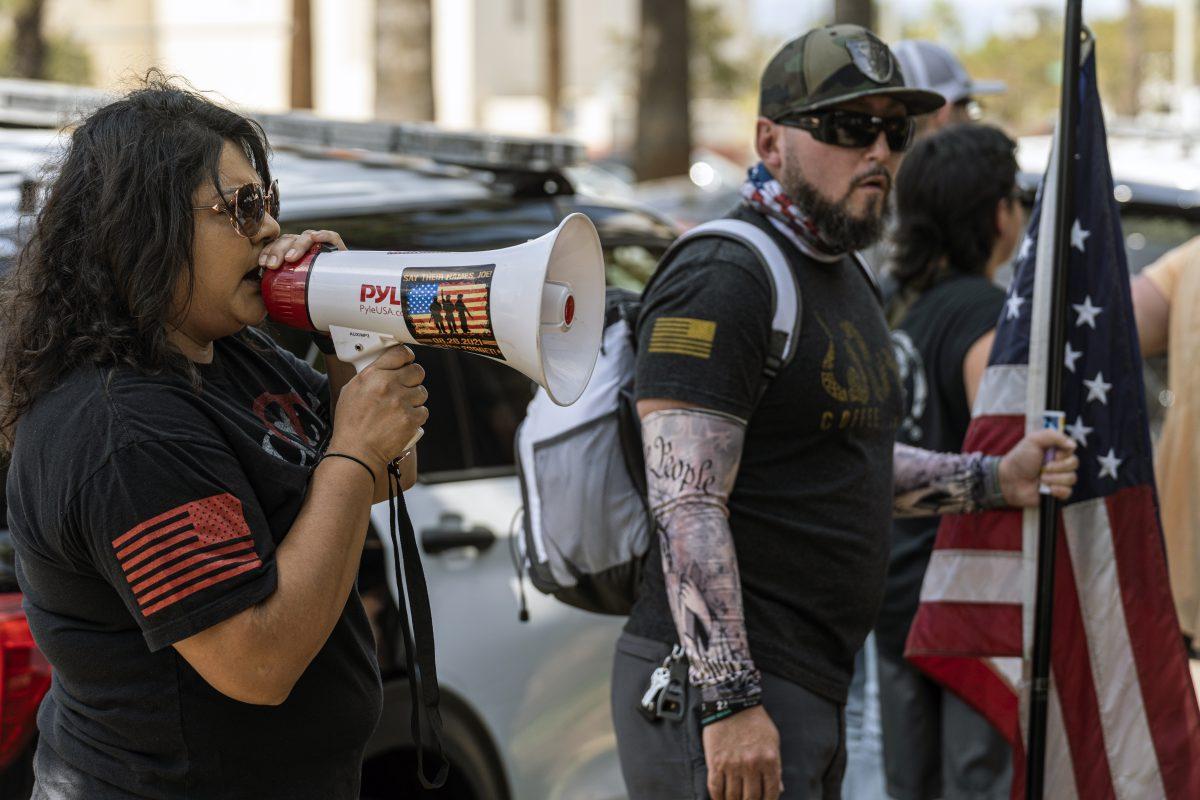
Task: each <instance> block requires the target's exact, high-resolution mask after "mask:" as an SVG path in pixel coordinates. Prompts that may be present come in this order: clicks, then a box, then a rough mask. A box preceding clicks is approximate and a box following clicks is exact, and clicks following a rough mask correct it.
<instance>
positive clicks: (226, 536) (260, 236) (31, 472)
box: [0, 79, 428, 800]
mask: <svg viewBox="0 0 1200 800" xmlns="http://www.w3.org/2000/svg"><path fill="white" fill-rule="evenodd" d="M267 151H268V146H267V142H266V140H265V137H264V136H263V133H262V131H261V129H260V128H259V127H258V125H257V124H255V123H254V122H252V121H251V120H249V119H247V118H245V117H243V116H241V115H239V114H237V113H235V112H232V111H229V110H227V109H224V108H222V107H220V106H217V105H214V104H213V103H211V102H209V101H208V100H206V99H204V98H203V97H201V96H199V95H198V94H195V93H192V92H189V91H184V90H182V89H179V88H177V87H175V86H172V85H170V84H169V83H166V82H164V81H162V80H158V79H155V80H152V81H150V82H149V83H148V85H147V86H146V87H144V88H142V89H139V90H138V91H135V92H132V93H131V94H129V95H127V96H125V97H123V98H121V99H120V100H117V101H116V102H113V103H111V104H110V105H107V106H105V107H103V108H101V109H99V110H98V111H96V112H94V113H93V114H91V116H89V117H88V118H87V119H85V120H83V122H82V123H81V124H80V125H79V126H78V127H76V128H75V129H74V131H73V132H72V133H71V134H70V137H69V144H68V147H67V149H66V153H65V156H64V158H63V160H62V162H61V165H60V168H59V170H58V175H57V178H56V179H55V180H54V182H53V184H51V185H50V187H49V192H48V195H47V197H46V202H45V205H44V207H43V208H42V210H41V212H40V214H39V215H38V217H37V220H36V223H35V224H34V226H33V228H32V235H31V238H30V240H29V242H28V244H27V245H26V246H25V248H24V249H23V250H22V252H21V254H20V256H19V257H18V259H17V262H16V265H15V267H14V270H13V272H12V273H11V274H10V275H9V276H8V278H7V279H6V283H5V286H4V292H3V297H2V300H0V313H2V315H3V322H4V339H3V344H2V345H0V348H2V349H0V359H2V360H0V404H2V405H0V431H2V432H3V435H4V439H5V444H6V445H7V447H8V448H9V449H10V451H11V458H12V462H11V467H10V472H9V477H8V502H9V522H10V526H11V529H12V536H13V540H14V543H15V547H16V552H17V573H18V579H19V581H20V585H21V589H22V591H23V592H24V594H25V608H26V610H27V612H28V617H29V624H30V627H31V629H32V631H33V634H34V637H35V639H36V641H37V643H38V645H39V647H40V648H41V650H42V652H44V653H45V655H46V657H47V658H48V659H49V661H50V663H51V665H52V666H53V685H52V687H51V689H50V692H49V694H48V695H47V696H46V699H45V701H44V702H43V703H42V706H41V710H40V713H39V717H38V722H39V729H40V740H39V743H38V749H37V754H36V757H35V771H36V786H35V789H34V794H33V796H34V797H35V798H56V799H57V798H63V799H64V800H65V799H67V798H70V799H71V800H77V799H78V798H87V799H88V800H105V799H106V798H133V797H138V798H144V797H153V798H185V797H186V798H207V797H217V796H220V797H226V798H264V797H288V798H321V799H322V800H331V799H336V798H347V799H348V798H357V797H358V783H359V773H360V764H361V758H362V754H363V748H364V746H365V744H366V742H367V740H368V738H369V737H370V735H371V733H372V731H373V730H374V728H375V725H376V722H377V720H378V718H379V714H380V709H381V703H382V693H381V685H380V677H379V668H378V664H377V662H376V659H375V645H374V641H373V638H372V634H371V631H370V628H369V627H368V623H367V617H366V615H365V613H364V611H363V607H362V603H361V601H360V600H359V597H358V594H357V592H356V590H355V587H354V583H355V576H356V574H357V570H358V564H359V558H360V554H361V551H362V547H363V540H364V537H365V535H366V533H367V530H368V521H369V512H370V507H371V505H372V503H373V502H375V501H379V500H383V499H387V497H388V472H389V465H391V464H392V463H393V462H394V461H395V459H397V458H400V457H403V460H402V461H400V462H399V463H400V465H401V466H400V468H399V469H398V470H396V469H395V468H393V474H394V475H396V476H397V478H398V480H399V482H400V484H401V486H402V487H403V488H407V487H408V486H411V484H412V483H413V481H414V480H415V475H416V465H415V455H412V454H411V453H410V454H408V455H407V456H405V455H404V452H403V451H404V448H405V447H406V446H407V444H408V443H409V442H410V441H411V440H412V439H413V438H414V437H415V436H416V435H417V431H418V429H419V428H420V426H421V424H422V423H424V422H425V420H426V418H427V416H428V412H427V410H426V408H425V401H426V397H427V393H426V391H425V389H424V387H423V386H422V385H421V384H422V381H423V379H424V372H423V370H422V369H421V367H420V366H419V365H418V364H416V363H415V361H414V360H413V354H412V352H411V351H410V350H409V349H408V348H407V347H402V346H401V347H394V348H391V349H390V350H388V351H387V352H385V353H384V354H383V355H382V356H380V357H379V358H378V359H377V360H376V361H375V362H374V363H373V364H372V365H371V366H369V367H367V368H366V369H364V370H363V371H362V372H361V374H358V375H357V376H355V372H354V369H353V368H352V367H348V366H346V365H343V364H340V363H339V362H337V361H336V360H334V359H332V358H331V359H330V361H329V378H328V379H326V378H325V377H324V376H322V375H320V374H318V373H317V372H315V371H314V370H312V369H311V368H310V367H309V366H308V365H307V364H305V363H303V362H301V361H299V360H298V359H296V358H294V357H293V356H291V355H290V354H288V353H287V352H286V351H284V350H282V349H281V348H279V347H277V346H276V345H275V344H273V343H272V341H271V340H270V339H269V338H268V337H267V336H265V335H264V334H262V333H260V332H258V331H257V330H255V329H254V326H255V325H257V324H259V323H260V322H262V321H263V318H264V315H265V307H264V304H263V300H262V297H261V294H260V289H259V282H260V278H261V274H262V271H263V270H271V269H276V268H278V267H280V266H281V265H284V264H286V263H290V262H295V261H297V260H298V259H300V258H301V257H302V256H303V255H304V253H305V251H306V250H308V249H309V248H310V247H311V246H313V245H314V244H325V245H330V246H333V247H336V248H339V249H344V247H345V246H344V245H343V244H342V241H341V237H340V236H338V235H337V234H336V233H333V232H332V231H306V232H304V233H301V234H281V232H280V228H279V224H278V222H277V221H276V216H277V215H278V209H279V201H280V198H279V190H278V187H277V186H276V185H275V184H274V183H273V182H272V180H271V175H270V171H269V167H268V163H267Z"/></svg>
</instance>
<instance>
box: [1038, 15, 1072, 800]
mask: <svg viewBox="0 0 1200 800" xmlns="http://www.w3.org/2000/svg"><path fill="white" fill-rule="evenodd" d="M1082 36H1083V0H1067V11H1066V19H1065V25H1064V29H1063V66H1062V97H1061V100H1060V105H1059V122H1058V132H1059V133H1058V136H1059V139H1058V143H1059V147H1058V154H1059V157H1058V165H1057V167H1058V186H1057V190H1058V197H1057V202H1056V205H1055V209H1054V210H1055V219H1054V262H1053V268H1054V280H1053V284H1052V287H1051V294H1050V342H1049V352H1050V358H1049V363H1048V364H1047V375H1046V406H1045V407H1046V409H1047V410H1058V409H1060V408H1061V406H1062V373H1063V356H1064V352H1065V347H1066V339H1067V337H1066V326H1067V296H1066V295H1067V268H1068V265H1069V263H1070V256H1071V226H1072V223H1073V222H1074V220H1075V150H1076V144H1075V140H1076V127H1077V123H1078V120H1079V54H1080V50H1081V43H1082V41H1081V40H1082ZM1058 510H1059V509H1058V501H1057V500H1055V499H1054V498H1053V497H1051V496H1050V495H1043V496H1042V498H1041V504H1040V506H1039V509H1038V560H1037V605H1036V606H1035V611H1034V614H1035V618H1034V628H1033V665H1032V667H1033V675H1032V684H1031V686H1030V693H1029V738H1028V741H1027V749H1026V764H1025V781H1026V783H1025V797H1026V798H1027V800H1042V792H1043V789H1044V786H1045V775H1046V720H1047V712H1048V710H1049V700H1050V643H1051V638H1052V637H1051V630H1052V626H1053V617H1054V560H1055V559H1054V556H1055V551H1056V548H1057V546H1058V536H1059V531H1058Z"/></svg>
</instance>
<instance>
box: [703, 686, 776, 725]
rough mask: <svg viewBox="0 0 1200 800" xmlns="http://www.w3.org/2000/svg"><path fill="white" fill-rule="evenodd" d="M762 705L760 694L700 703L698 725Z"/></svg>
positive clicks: (707, 723) (708, 723) (718, 720)
mask: <svg viewBox="0 0 1200 800" xmlns="http://www.w3.org/2000/svg"><path fill="white" fill-rule="evenodd" d="M761 705H762V695H761V694H756V695H754V696H753V697H739V698H736V699H734V700H718V701H716V702H715V703H701V704H700V727H702V728H703V727H705V726H708V725H711V724H713V723H714V722H720V721H721V720H723V719H727V718H729V717H732V716H733V715H734V714H737V713H738V712H740V711H745V710H747V709H750V708H756V707H757V706H761Z"/></svg>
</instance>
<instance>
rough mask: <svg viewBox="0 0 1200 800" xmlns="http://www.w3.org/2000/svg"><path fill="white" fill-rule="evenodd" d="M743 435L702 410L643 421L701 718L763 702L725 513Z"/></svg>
mask: <svg viewBox="0 0 1200 800" xmlns="http://www.w3.org/2000/svg"><path fill="white" fill-rule="evenodd" d="M639 408H644V406H643V405H642V404H641V403H639ZM744 435H745V426H744V424H743V423H742V422H740V421H738V420H736V419H734V418H733V417H729V416H726V415H724V414H719V413H716V412H713V411H706V410H703V409H699V408H670V409H666V410H658V411H653V412H651V413H647V414H645V416H643V418H642V440H643V441H644V442H645V447H646V479H647V484H648V489H649V497H650V508H651V510H652V511H653V513H654V519H655V522H656V523H657V528H658V535H659V540H660V542H661V544H662V560H663V577H664V578H665V581H666V586H667V600H668V602H669V604H670V607H671V615H672V618H673V619H674V621H675V628H676V630H677V631H678V633H679V641H680V643H682V644H683V647H684V649H685V650H686V652H687V655H688V662H689V664H690V671H689V676H688V677H689V681H690V683H691V684H692V685H693V686H696V687H698V688H699V689H700V694H701V701H702V706H701V716H702V718H703V719H711V718H713V717H714V716H715V717H716V718H720V717H721V716H722V715H724V714H726V713H728V712H729V711H731V710H735V709H738V708H745V707H749V706H751V705H756V704H757V703H758V702H759V697H760V695H761V693H762V690H761V688H760V676H759V672H758V670H757V669H756V668H755V667H754V662H753V661H752V660H751V658H750V646H749V642H748V640H747V638H746V626H745V622H744V618H743V615H742V586H741V580H740V578H739V576H738V567H737V557H736V555H735V553H734V549H733V537H732V536H731V534H730V530H729V519H728V517H729V511H728V509H727V508H726V502H727V501H728V499H729V493H730V492H731V491H732V490H733V483H734V479H735V478H736V477H737V470H738V463H739V462H740V460H741V455H742V442H743V438H744Z"/></svg>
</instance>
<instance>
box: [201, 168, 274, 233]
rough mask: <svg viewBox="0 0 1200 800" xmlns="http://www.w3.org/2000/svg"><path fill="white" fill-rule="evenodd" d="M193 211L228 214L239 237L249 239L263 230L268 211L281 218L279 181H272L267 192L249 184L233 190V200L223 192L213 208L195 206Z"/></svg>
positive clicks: (254, 184) (257, 185) (260, 187)
mask: <svg viewBox="0 0 1200 800" xmlns="http://www.w3.org/2000/svg"><path fill="white" fill-rule="evenodd" d="M192 210H194V211H216V212H217V213H219V214H220V213H224V214H228V215H229V221H230V222H232V223H233V229H234V230H235V231H237V234H238V236H243V237H245V238H247V239H249V238H250V237H252V236H254V235H255V234H257V233H258V231H259V229H260V228H262V223H263V218H264V217H265V216H266V213H267V212H268V211H270V212H271V216H272V217H275V218H278V217H279V181H271V185H270V186H269V187H268V188H267V191H266V192H264V191H263V188H262V186H261V185H260V184H257V183H247V184H244V185H242V186H239V187H238V188H236V189H234V190H233V199H232V200H228V199H226V197H225V193H224V192H222V193H221V199H220V200H218V201H217V202H215V203H213V204H212V205H211V206H193V207H192Z"/></svg>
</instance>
